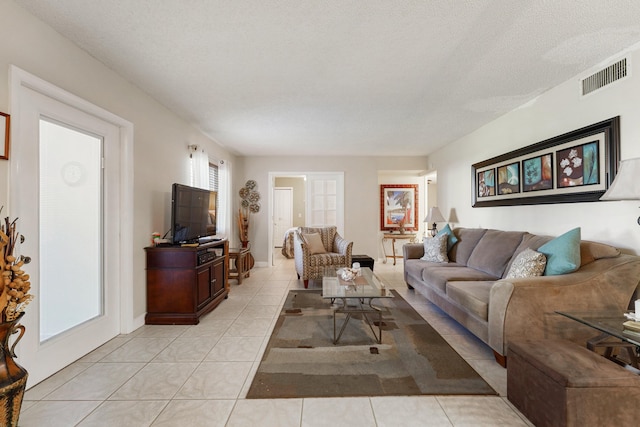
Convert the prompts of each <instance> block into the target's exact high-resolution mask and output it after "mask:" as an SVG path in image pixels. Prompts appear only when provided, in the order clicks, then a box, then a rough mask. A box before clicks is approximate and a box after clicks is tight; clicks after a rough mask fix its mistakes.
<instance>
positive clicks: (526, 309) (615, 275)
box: [403, 228, 640, 366]
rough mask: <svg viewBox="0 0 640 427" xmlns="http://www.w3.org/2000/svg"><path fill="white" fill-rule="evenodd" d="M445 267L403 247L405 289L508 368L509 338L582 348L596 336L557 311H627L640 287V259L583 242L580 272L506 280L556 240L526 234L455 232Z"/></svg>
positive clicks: (413, 246)
mask: <svg viewBox="0 0 640 427" xmlns="http://www.w3.org/2000/svg"><path fill="white" fill-rule="evenodd" d="M453 233H454V235H455V236H456V237H457V238H458V242H457V243H456V244H455V245H454V246H453V247H452V248H451V249H450V250H449V252H448V257H449V262H448V263H434V262H430V261H424V260H421V259H420V258H421V257H422V256H423V254H424V247H423V244H421V243H416V244H407V245H404V247H403V255H404V279H405V282H406V283H407V285H408V286H409V287H410V288H412V289H415V290H416V292H419V293H421V294H422V295H424V296H425V297H426V298H427V299H429V300H430V301H431V302H433V303H434V304H435V305H437V306H438V307H440V308H441V309H442V310H443V311H445V312H446V313H447V314H448V315H449V316H451V317H452V318H453V319H455V320H457V321H458V322H459V323H460V324H461V325H463V326H464V327H466V328H467V329H468V330H469V331H471V332H472V333H473V334H474V335H476V336H477V337H478V338H480V339H481V340H482V341H484V342H485V343H487V344H488V345H489V346H490V347H491V348H492V349H493V351H494V354H495V356H496V360H497V361H498V363H500V364H502V365H503V366H506V356H507V348H508V343H509V341H510V339H511V338H515V337H522V336H526V337H527V338H529V339H542V338H557V339H567V340H570V341H574V342H576V343H580V344H582V345H584V343H585V341H586V340H587V339H589V338H591V337H593V336H594V335H595V331H594V330H592V329H590V328H588V327H586V326H583V325H580V324H579V323H578V322H575V321H573V320H570V319H567V318H564V317H563V316H560V315H558V314H556V313H555V311H588V310H603V311H604V310H618V311H620V312H623V311H624V310H626V309H627V308H628V305H629V302H630V300H631V298H632V296H633V294H634V291H635V290H636V287H637V286H638V282H639V281H640V257H638V256H634V255H625V254H621V253H620V251H619V250H618V249H616V248H614V247H613V246H610V245H606V244H602V243H596V242H589V241H581V243H580V255H581V257H580V258H581V263H580V267H579V269H578V270H577V271H575V272H572V273H568V274H563V275H557V276H538V277H528V278H518V279H507V278H505V277H506V274H507V272H508V271H509V266H510V264H511V262H512V260H513V259H514V258H515V257H516V256H517V255H518V254H519V253H520V252H522V251H523V250H525V249H527V248H531V249H534V250H535V249H537V248H539V247H540V246H542V245H543V244H544V243H546V242H548V241H550V240H551V239H552V237H549V236H537V235H533V234H530V233H527V232H519V231H500V230H490V229H480V228H456V229H454V230H453Z"/></svg>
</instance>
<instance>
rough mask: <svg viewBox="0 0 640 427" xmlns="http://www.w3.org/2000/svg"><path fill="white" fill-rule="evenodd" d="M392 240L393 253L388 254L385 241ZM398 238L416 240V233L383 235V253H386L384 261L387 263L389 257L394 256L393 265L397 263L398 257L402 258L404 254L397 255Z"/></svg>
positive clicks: (411, 241)
mask: <svg viewBox="0 0 640 427" xmlns="http://www.w3.org/2000/svg"><path fill="white" fill-rule="evenodd" d="M387 240H391V255H387V251H386V249H385V247H384V242H386V241H387ZM396 240H408V241H409V242H410V243H413V242H415V241H416V233H404V234H393V233H384V234H383V235H382V253H383V254H384V261H383V262H384V263H385V264H386V262H387V258H393V265H396V258H402V255H396Z"/></svg>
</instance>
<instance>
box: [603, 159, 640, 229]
mask: <svg viewBox="0 0 640 427" xmlns="http://www.w3.org/2000/svg"><path fill="white" fill-rule="evenodd" d="M600 200H640V157H637V158H635V159H628V160H622V161H621V162H620V166H619V167H618V173H617V174H616V177H615V179H614V180H613V182H612V183H611V186H610V187H609V189H608V190H607V192H606V193H604V194H603V195H602V197H600ZM638 224H639V225H640V218H638Z"/></svg>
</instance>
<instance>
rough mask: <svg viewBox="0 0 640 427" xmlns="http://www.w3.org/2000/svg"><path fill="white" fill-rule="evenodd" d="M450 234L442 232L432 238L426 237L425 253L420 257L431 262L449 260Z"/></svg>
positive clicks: (424, 243)
mask: <svg viewBox="0 0 640 427" xmlns="http://www.w3.org/2000/svg"><path fill="white" fill-rule="evenodd" d="M448 238H449V236H448V235H446V234H441V235H439V236H437V235H436V236H435V237H432V238H431V239H424V242H423V245H424V255H423V256H422V258H420V259H421V260H423V261H431V262H438V263H441V262H449V258H447V240H448Z"/></svg>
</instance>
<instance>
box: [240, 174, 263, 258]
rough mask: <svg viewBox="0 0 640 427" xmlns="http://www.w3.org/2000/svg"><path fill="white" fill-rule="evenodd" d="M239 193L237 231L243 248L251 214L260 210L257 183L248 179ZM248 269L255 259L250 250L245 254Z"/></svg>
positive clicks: (246, 245) (246, 242)
mask: <svg viewBox="0 0 640 427" xmlns="http://www.w3.org/2000/svg"><path fill="white" fill-rule="evenodd" d="M238 193H239V195H240V209H238V233H239V235H240V242H241V244H242V247H243V248H249V247H250V244H249V224H250V222H251V221H250V220H251V214H256V213H258V212H260V193H259V192H258V184H257V183H256V182H255V181H254V180H252V179H250V180H248V181H247V182H246V183H245V184H244V187H242V188H241V189H240V191H239V192H238ZM247 262H248V263H249V269H251V268H253V265H254V264H255V260H254V258H253V255H251V252H249V254H248V255H247Z"/></svg>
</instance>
